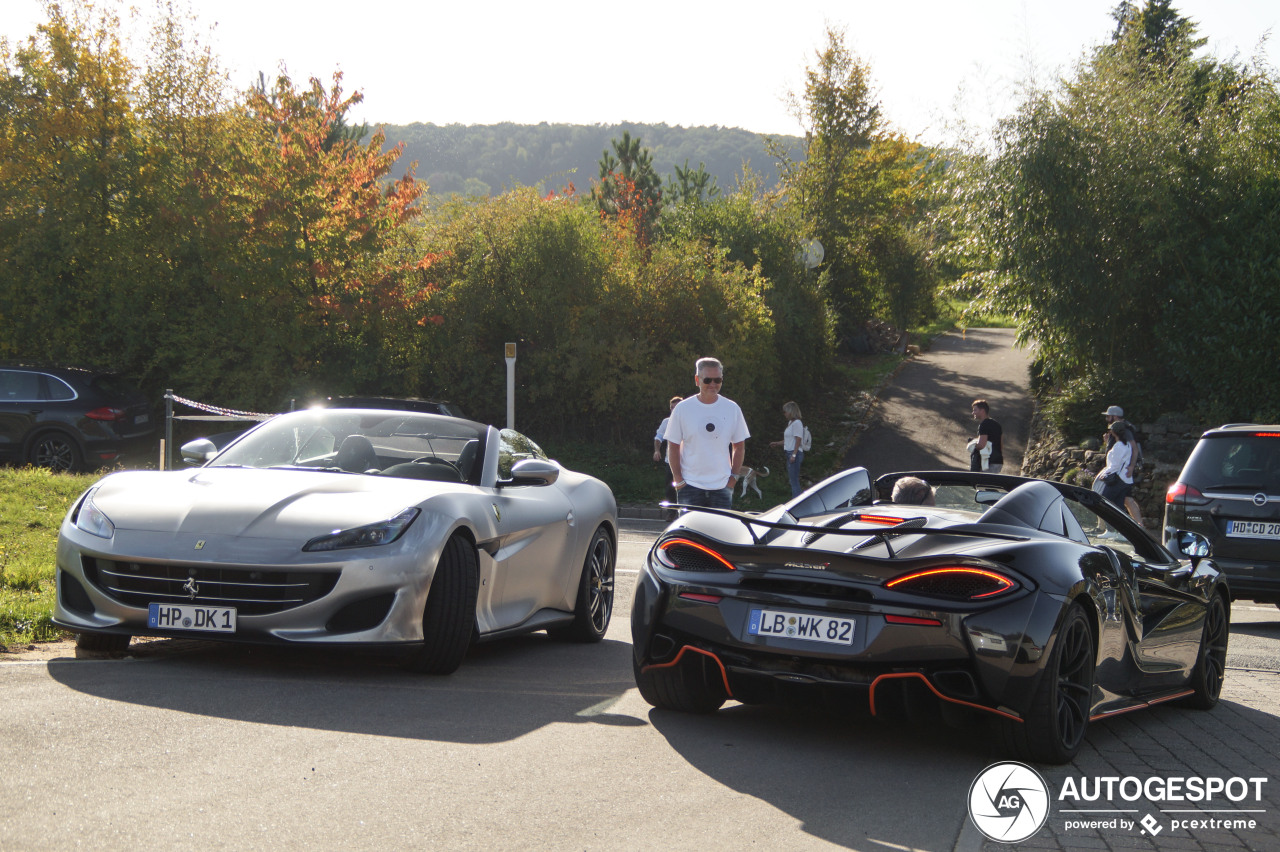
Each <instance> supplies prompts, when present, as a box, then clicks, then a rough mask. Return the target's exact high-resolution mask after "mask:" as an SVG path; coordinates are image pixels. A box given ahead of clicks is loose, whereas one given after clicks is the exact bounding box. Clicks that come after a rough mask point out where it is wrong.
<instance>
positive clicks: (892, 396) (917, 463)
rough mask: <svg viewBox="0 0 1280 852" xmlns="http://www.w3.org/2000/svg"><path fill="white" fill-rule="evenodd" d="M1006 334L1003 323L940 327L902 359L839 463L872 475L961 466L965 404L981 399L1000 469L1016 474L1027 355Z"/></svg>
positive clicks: (965, 463) (1025, 414)
mask: <svg viewBox="0 0 1280 852" xmlns="http://www.w3.org/2000/svg"><path fill="white" fill-rule="evenodd" d="M1014 334H1015V332H1014V331H1013V330H1012V329H1003V328H976V329H975V328H971V329H969V330H968V331H967V332H959V331H953V332H948V333H947V334H944V335H941V336H940V337H938V338H937V339H935V340H934V341H933V343H932V345H931V346H930V348H929V351H927V352H924V353H922V354H921V355H919V356H917V357H915V358H912V359H911V360H910V361H908V362H906V363H905V364H903V365H902V367H901V369H899V371H898V373H897V375H896V376H894V379H893V381H892V382H891V383H890V384H889V386H888V387H886V388H885V389H884V390H883V391H882V392H881V393H880V395H879V402H878V403H877V404H876V406H875V408H874V409H873V415H872V418H871V421H870V422H869V423H868V428H867V429H866V430H865V431H864V432H863V433H862V434H861V435H860V436H859V437H858V439H857V441H856V442H855V443H854V444H853V445H852V447H851V448H850V449H849V451H848V452H847V453H846V455H845V460H844V463H845V467H854V466H857V465H861V466H863V467H865V468H867V470H869V471H870V472H871V476H872V477H873V478H874V477H877V476H880V475H881V474H884V473H890V472H892V471H899V470H968V469H969V455H968V453H967V452H965V445H966V444H967V443H968V442H969V440H970V439H971V438H974V437H976V436H977V434H978V424H977V423H976V422H975V421H974V420H973V417H972V416H971V414H970V404H971V403H972V402H973V401H974V400H975V399H985V400H987V402H988V403H990V405H991V417H992V419H993V420H995V421H996V422H997V423H999V424H1000V426H1001V427H1002V428H1003V429H1004V438H1003V443H1004V457H1005V466H1004V471H1003V472H1004V473H1014V474H1016V473H1017V472H1018V469H1019V468H1020V467H1021V466H1022V456H1023V453H1025V452H1026V448H1027V433H1028V430H1029V428H1030V423H1031V411H1032V403H1031V395H1030V393H1029V391H1028V381H1029V377H1028V372H1027V368H1028V366H1029V365H1030V363H1031V359H1032V356H1033V353H1032V351H1031V350H1028V349H1017V348H1014V345H1013V341H1014Z"/></svg>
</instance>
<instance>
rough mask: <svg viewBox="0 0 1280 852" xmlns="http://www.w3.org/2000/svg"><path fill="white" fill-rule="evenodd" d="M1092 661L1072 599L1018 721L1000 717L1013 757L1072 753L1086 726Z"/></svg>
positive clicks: (1089, 640)
mask: <svg viewBox="0 0 1280 852" xmlns="http://www.w3.org/2000/svg"><path fill="white" fill-rule="evenodd" d="M1096 666H1097V653H1096V651H1095V648H1094V641H1093V630H1092V629H1091V628H1090V626H1089V618H1088V616H1087V615H1085V611H1084V609H1083V608H1081V606H1080V605H1079V604H1072V605H1071V607H1070V609H1068V610H1067V613H1066V615H1065V616H1064V617H1063V620H1062V625H1061V628H1060V629H1059V631H1058V635H1057V636H1056V637H1055V639H1054V648H1053V651H1052V653H1051V654H1050V657H1049V661H1048V663H1047V664H1046V666H1045V669H1044V671H1043V672H1042V673H1041V675H1040V684H1039V686H1037V687H1036V694H1035V696H1034V697H1033V698H1032V701H1031V707H1030V709H1029V710H1028V711H1027V714H1026V716H1025V717H1024V719H1023V720H1022V721H1021V722H1017V721H1013V720H1002V722H1001V726H1002V729H1003V732H1004V734H1005V741H1006V745H1008V746H1009V747H1010V749H1011V750H1012V751H1013V752H1014V753H1016V754H1017V755H1018V756H1019V757H1021V758H1023V759H1025V760H1030V761H1037V762H1040V763H1055V764H1061V763H1067V762H1069V761H1070V760H1071V758H1073V757H1075V754H1076V752H1077V751H1078V750H1079V749H1080V744H1081V743H1082V742H1084V735H1085V731H1086V730H1088V727H1089V713H1090V709H1091V708H1092V706H1093V678H1094V669H1095V668H1096Z"/></svg>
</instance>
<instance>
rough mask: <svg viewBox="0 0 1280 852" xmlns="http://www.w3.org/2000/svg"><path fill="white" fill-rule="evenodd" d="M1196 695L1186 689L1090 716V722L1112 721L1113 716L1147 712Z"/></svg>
mask: <svg viewBox="0 0 1280 852" xmlns="http://www.w3.org/2000/svg"><path fill="white" fill-rule="evenodd" d="M1194 693H1195V690H1194V689H1184V690H1183V691H1182V692H1175V693H1173V694H1172V695H1164V696H1161V697H1160V698H1153V699H1151V700H1150V701H1144V702H1142V703H1141V704H1135V705H1133V706H1132V707H1121V708H1120V709H1119V710H1108V711H1107V712H1106V713H1099V714H1097V715H1096V716H1090V717H1089V721H1090V722H1095V721H1097V720H1098V719H1110V718H1111V717H1112V716H1119V715H1120V714H1121V713H1132V712H1133V711H1134V710H1145V709H1147V708H1148V707H1150V706H1152V705H1153V704H1163V703H1165V702H1166V701H1177V700H1178V699H1179V698H1186V697H1187V696H1188V695H1193V694H1194Z"/></svg>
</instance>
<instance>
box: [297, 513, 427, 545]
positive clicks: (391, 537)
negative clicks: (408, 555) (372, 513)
mask: <svg viewBox="0 0 1280 852" xmlns="http://www.w3.org/2000/svg"><path fill="white" fill-rule="evenodd" d="M416 517H418V510H417V509H405V510H404V511H403V512H401V513H400V514H398V515H396V516H395V517H394V518H388V519H387V520H385V521H378V522H377V523H376V524H366V525H364V526H362V527H352V528H351V529H349V530H334V531H333V532H331V533H329V534H328V535H321V536H316V537H315V538H313V539H311V541H309V542H307V543H306V544H305V545H303V548H302V549H303V550H305V551H308V552H315V551H318V550H347V549H349V548H352V547H377V546H378V545H380V544H390V543H391V542H393V541H395V540H396V539H398V538H399V537H400V536H402V535H404V531H405V530H407V529H408V528H409V524H411V523H413V519H414V518H416Z"/></svg>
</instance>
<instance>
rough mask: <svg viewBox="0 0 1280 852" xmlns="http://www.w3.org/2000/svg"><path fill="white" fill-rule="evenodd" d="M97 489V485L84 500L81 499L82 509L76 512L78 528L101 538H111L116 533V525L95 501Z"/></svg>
mask: <svg viewBox="0 0 1280 852" xmlns="http://www.w3.org/2000/svg"><path fill="white" fill-rule="evenodd" d="M97 491H98V486H96V485H95V486H94V487H92V488H90V489H89V493H87V494H85V495H84V500H82V501H80V509H79V511H77V512H76V529H78V530H84V531H85V532H87V533H89V534H90V535H96V536H98V537H99V538H111V536H113V535H115V534H116V525H115V524H113V523H111V519H110V518H108V517H107V516H106V515H105V514H103V512H102V510H101V509H99V508H98V505H97V504H96V503H94V502H93V495H94V494H96V493H97Z"/></svg>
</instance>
